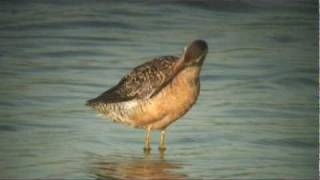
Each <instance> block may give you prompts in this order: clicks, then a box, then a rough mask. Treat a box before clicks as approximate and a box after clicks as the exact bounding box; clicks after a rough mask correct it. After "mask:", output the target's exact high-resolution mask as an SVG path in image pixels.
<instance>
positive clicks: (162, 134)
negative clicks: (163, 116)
mask: <svg viewBox="0 0 320 180" xmlns="http://www.w3.org/2000/svg"><path fill="white" fill-rule="evenodd" d="M165 140H166V131H165V130H162V131H161V132H160V144H159V150H160V151H164V150H166V143H165Z"/></svg>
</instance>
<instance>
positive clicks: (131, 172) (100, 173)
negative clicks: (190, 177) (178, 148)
mask: <svg viewBox="0 0 320 180" xmlns="http://www.w3.org/2000/svg"><path fill="white" fill-rule="evenodd" d="M181 168H182V164H179V163H176V162H169V161H167V160H165V159H164V152H160V154H159V155H158V157H157V156H156V157H153V156H152V155H151V154H150V153H145V154H144V157H143V158H139V157H119V156H112V157H111V158H110V156H108V157H106V158H105V160H104V161H101V159H100V162H97V163H95V168H94V174H95V176H96V179H98V180H109V179H113V180H116V179H119V180H120V179H121V180H126V179H128V180H138V179H139V180H140V179H153V180H156V179H163V180H165V179H187V176H186V175H185V174H183V173H179V172H177V171H176V170H178V169H181Z"/></svg>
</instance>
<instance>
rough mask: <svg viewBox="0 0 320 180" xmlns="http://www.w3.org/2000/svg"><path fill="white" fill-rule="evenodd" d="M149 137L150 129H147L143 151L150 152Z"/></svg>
mask: <svg viewBox="0 0 320 180" xmlns="http://www.w3.org/2000/svg"><path fill="white" fill-rule="evenodd" d="M150 135H151V128H150V127H148V128H147V129H146V135H145V137H144V148H143V150H144V151H150V150H151V146H150V139H151V137H150Z"/></svg>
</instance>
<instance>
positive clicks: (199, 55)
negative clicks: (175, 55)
mask: <svg viewBox="0 0 320 180" xmlns="http://www.w3.org/2000/svg"><path fill="white" fill-rule="evenodd" d="M207 53H208V45H207V43H206V42H205V41H204V40H194V41H192V42H191V43H190V44H188V45H187V46H186V47H185V48H184V52H183V55H182V58H183V61H184V64H185V66H194V65H196V66H201V65H202V63H203V60H204V59H205V58H206V55H207Z"/></svg>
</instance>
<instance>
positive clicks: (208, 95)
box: [0, 0, 318, 179]
mask: <svg viewBox="0 0 320 180" xmlns="http://www.w3.org/2000/svg"><path fill="white" fill-rule="evenodd" d="M316 5H317V4H316V2H314V1H311V0H310V1H308V0H305V1H290V3H289V1H286V0H282V1H266V0H259V1H251V0H240V1H227V0H226V1H224V0H219V1H200V2H195V1H163V2H162V3H159V2H155V1H151V2H148V3H143V2H139V3H130V4H129V3H125V2H118V1H108V2H105V1H90V2H89V1H88V2H87V1H82V0H81V1H69V0H67V1H46V0H43V1H1V2H0V67H1V68H0V81H1V86H0V95H1V99H0V135H1V139H0V144H1V145H0V178H81V179H126V178H127V179H152V178H160V179H199V178H201V179H222V178H229V179H230V178H231V179H239V178H244V179H249V178H253V179H257V178H283V179H292V178H315V177H317V173H318V168H317V161H318V158H317V157H318V151H317V148H318V135H317V133H318V130H317V126H318V113H317V99H318V98H317V93H318V92H317V83H318V80H317V77H318V72H317V69H318V65H317V49H318V40H317V38H316V34H317V28H318V25H317V11H318V10H317V6H316ZM195 38H203V39H205V40H206V41H207V42H208V44H209V51H210V52H209V54H208V56H207V58H206V61H205V63H204V67H203V70H202V73H201V94H200V97H199V99H198V102H197V104H196V105H195V106H194V107H193V108H192V110H191V111H190V112H189V113H188V114H187V115H186V116H184V117H183V118H182V119H181V120H179V121H177V122H176V123H174V124H173V125H171V126H170V127H169V128H168V132H167V133H168V135H167V138H168V139H167V141H168V142H167V143H168V144H167V145H168V149H167V151H166V152H165V153H164V154H163V153H160V152H158V151H157V146H158V138H159V133H158V132H154V133H153V137H152V138H153V141H152V147H153V150H152V152H151V154H144V153H143V151H142V146H143V136H144V131H143V130H138V129H131V128H127V127H124V126H121V125H119V124H114V123H112V122H111V121H109V120H105V119H104V118H101V117H98V116H96V115H95V112H94V111H92V110H91V109H90V108H88V107H86V106H84V103H85V101H86V100H87V99H90V98H93V97H95V96H96V95H98V94H99V93H101V92H103V91H104V90H106V89H108V88H110V87H112V85H114V84H115V83H117V81H118V80H119V79H120V78H121V77H122V76H123V75H124V74H125V73H127V72H128V71H129V70H130V69H131V68H133V67H135V66H137V65H139V64H141V63H143V62H144V61H146V60H149V59H150V58H152V57H154V56H161V55H168V54H169V55H170V54H173V55H179V54H180V53H181V52H182V49H183V47H184V46H185V45H186V44H187V43H188V42H189V41H191V40H193V39H195Z"/></svg>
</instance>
